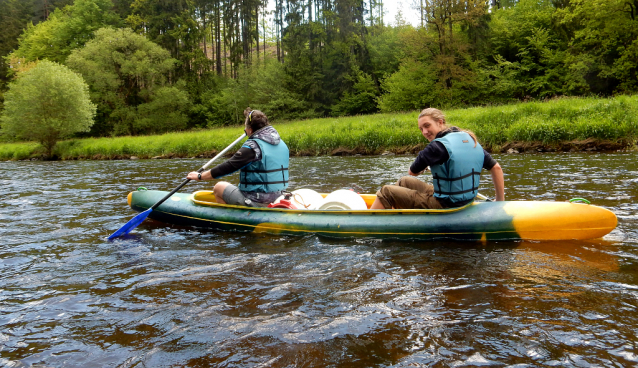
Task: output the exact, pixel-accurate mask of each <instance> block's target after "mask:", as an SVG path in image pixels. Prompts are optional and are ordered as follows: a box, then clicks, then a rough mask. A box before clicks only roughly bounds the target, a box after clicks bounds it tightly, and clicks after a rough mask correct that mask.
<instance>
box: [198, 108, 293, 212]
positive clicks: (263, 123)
mask: <svg viewBox="0 0 638 368" xmlns="http://www.w3.org/2000/svg"><path fill="white" fill-rule="evenodd" d="M244 116H245V117H246V120H245V123H244V124H245V132H246V135H247V136H248V139H247V140H246V142H244V144H243V145H242V146H241V148H240V149H239V150H238V151H237V152H236V153H235V154H234V155H233V156H232V157H231V158H230V159H228V161H226V162H224V163H222V164H219V165H217V166H215V167H213V168H212V169H210V170H208V171H204V172H202V173H201V174H200V173H198V172H197V171H193V172H190V173H189V174H188V176H187V178H188V179H191V180H212V179H218V178H220V177H223V176H226V175H229V174H232V173H234V172H236V171H237V170H239V186H238V187H237V186H235V185H233V184H230V183H228V182H225V181H220V182H218V183H217V184H215V187H214V188H213V193H214V194H215V199H216V201H217V203H227V204H233V205H240V206H249V207H266V206H268V204H269V203H271V202H274V201H275V200H276V199H277V198H278V197H279V196H281V195H282V192H283V190H284V189H286V188H287V187H288V180H289V173H288V163H289V151H288V146H287V145H286V143H285V142H284V141H283V140H282V139H281V137H280V136H279V133H278V132H277V130H275V128H274V127H273V126H272V125H270V123H269V122H268V117H266V114H264V113H263V112H261V111H259V110H251V109H250V108H247V109H246V110H244Z"/></svg>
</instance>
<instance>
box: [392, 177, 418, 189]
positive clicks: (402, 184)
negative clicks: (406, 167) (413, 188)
mask: <svg viewBox="0 0 638 368" xmlns="http://www.w3.org/2000/svg"><path fill="white" fill-rule="evenodd" d="M412 179H414V178H413V177H411V176H402V177H401V178H400V179H399V180H397V184H396V185H398V186H400V187H406V182H408V181H410V180H412Z"/></svg>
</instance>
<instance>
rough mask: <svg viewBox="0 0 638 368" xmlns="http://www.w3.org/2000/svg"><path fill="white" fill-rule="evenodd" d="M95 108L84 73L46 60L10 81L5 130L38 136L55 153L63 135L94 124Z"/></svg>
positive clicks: (21, 136) (29, 137) (31, 137)
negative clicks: (78, 72)
mask: <svg viewBox="0 0 638 368" xmlns="http://www.w3.org/2000/svg"><path fill="white" fill-rule="evenodd" d="M95 110H96V108H95V105H93V103H91V100H90V98H89V90H88V86H87V85H86V83H85V82H84V80H83V79H82V76H80V75H79V74H77V73H74V72H73V71H71V70H70V69H69V68H67V67H65V66H63V65H60V64H58V63H54V62H51V61H48V60H43V61H40V62H39V63H38V65H37V66H36V67H35V68H33V69H31V70H28V71H26V72H24V73H22V74H21V75H20V76H19V77H18V79H17V80H16V81H15V82H12V83H10V84H9V91H7V93H6V94H5V110H4V114H3V115H2V118H1V119H0V122H1V123H2V132H3V133H4V134H7V135H9V136H13V137H16V138H19V139H26V140H35V141H37V142H39V143H40V144H42V146H44V148H45V150H46V152H47V156H49V157H51V155H52V153H53V148H54V147H55V145H56V143H57V142H58V141H59V140H60V139H64V138H67V137H69V136H71V135H72V134H74V133H77V132H86V131H88V130H89V129H90V128H91V125H93V117H94V116H95Z"/></svg>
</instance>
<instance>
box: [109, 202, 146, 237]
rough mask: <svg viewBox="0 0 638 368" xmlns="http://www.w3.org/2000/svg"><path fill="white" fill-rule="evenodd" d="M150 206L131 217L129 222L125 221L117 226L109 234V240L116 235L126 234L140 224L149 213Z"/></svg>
mask: <svg viewBox="0 0 638 368" xmlns="http://www.w3.org/2000/svg"><path fill="white" fill-rule="evenodd" d="M151 211H153V209H152V208H149V209H147V210H146V211H144V212H142V213H140V214H139V215H137V216H135V217H133V218H132V219H131V220H130V221H129V222H127V223H126V224H125V225H124V226H122V227H121V228H119V230H117V231H116V232H114V233H113V234H112V235H111V236H109V240H113V239H115V238H117V237H118V236H122V235H126V234H128V233H130V232H131V230H133V229H135V228H136V227H137V225H139V224H141V223H142V222H143V221H144V220H146V218H147V217H148V215H150V213H151Z"/></svg>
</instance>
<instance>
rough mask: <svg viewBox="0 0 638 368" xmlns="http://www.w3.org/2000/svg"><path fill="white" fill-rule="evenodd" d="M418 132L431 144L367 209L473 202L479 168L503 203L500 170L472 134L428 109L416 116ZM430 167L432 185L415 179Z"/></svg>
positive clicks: (456, 205) (428, 206)
mask: <svg viewBox="0 0 638 368" xmlns="http://www.w3.org/2000/svg"><path fill="white" fill-rule="evenodd" d="M418 124H419V130H420V131H421V134H423V136H424V137H425V138H426V139H427V140H428V141H430V144H428V145H427V146H426V147H425V149H423V150H422V151H421V152H419V155H418V156H417V158H416V159H415V160H414V162H413V163H412V165H411V166H410V169H409V170H408V174H409V175H410V176H404V177H402V178H401V179H399V180H398V181H397V183H396V184H395V185H384V186H383V187H382V188H381V189H380V190H379V191H378V192H377V198H376V199H375V201H374V203H372V205H371V206H370V209H371V210H377V209H390V208H397V209H398V208H429V209H441V208H453V207H461V206H464V205H466V204H468V203H470V202H472V201H474V198H475V197H476V195H477V194H478V188H479V179H480V174H481V170H482V169H486V170H489V171H490V173H491V175H492V182H493V183H494V189H495V192H496V197H495V199H496V200H497V201H503V200H505V192H504V187H505V184H504V180H503V169H501V166H500V165H499V164H498V162H496V160H494V159H493V158H492V156H491V155H490V154H489V153H488V152H487V151H485V150H484V149H483V147H481V145H480V144H479V143H478V140H477V139H476V136H475V135H474V133H472V132H470V131H466V130H461V129H459V128H457V127H454V126H452V127H448V126H447V125H446V121H445V115H443V112H441V111H440V110H438V109H435V108H428V109H425V110H423V111H421V113H420V114H419V118H418ZM428 167H429V168H430V170H431V171H432V177H433V179H432V184H428V183H425V182H423V181H421V180H419V179H417V178H415V177H416V176H418V175H420V174H421V173H423V172H424V171H425V170H426V169H428Z"/></svg>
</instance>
